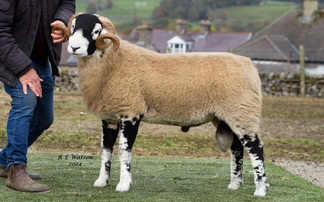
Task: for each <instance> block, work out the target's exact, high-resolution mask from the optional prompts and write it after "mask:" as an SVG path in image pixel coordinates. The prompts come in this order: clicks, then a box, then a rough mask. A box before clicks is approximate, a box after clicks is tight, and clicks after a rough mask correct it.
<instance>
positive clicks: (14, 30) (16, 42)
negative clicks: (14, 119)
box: [0, 0, 75, 86]
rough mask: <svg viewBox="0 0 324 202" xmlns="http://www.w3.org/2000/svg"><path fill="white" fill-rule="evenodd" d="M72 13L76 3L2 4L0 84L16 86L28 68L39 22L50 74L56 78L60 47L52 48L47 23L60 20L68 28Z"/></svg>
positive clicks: (6, 0) (28, 0) (29, 0)
mask: <svg viewBox="0 0 324 202" xmlns="http://www.w3.org/2000/svg"><path fill="white" fill-rule="evenodd" d="M74 12H75V0H41V1H39V0H23V1H22V0H1V1H0V80H1V81H2V82H4V83H5V84H7V85H10V86H16V84H17V82H18V76H17V75H19V73H20V72H23V71H26V68H30V65H31V63H32V62H31V59H30V56H31V53H32V50H33V46H34V42H35V38H36V33H37V26H38V25H39V24H40V20H41V22H42V25H43V30H44V32H45V33H46V34H45V35H46V42H47V45H48V54H49V55H48V57H49V61H50V63H51V67H52V73H53V75H56V76H58V75H59V71H58V67H57V66H58V64H59V62H60V59H61V47H62V45H61V44H53V42H52V37H51V36H50V33H51V26H50V23H52V22H53V21H55V20H61V21H62V22H64V23H65V24H67V21H68V20H69V18H70V17H71V15H73V14H74Z"/></svg>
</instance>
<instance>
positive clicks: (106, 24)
mask: <svg viewBox="0 0 324 202" xmlns="http://www.w3.org/2000/svg"><path fill="white" fill-rule="evenodd" d="M98 18H99V20H100V21H101V23H102V26H103V28H104V29H105V30H106V31H107V33H104V34H101V35H100V36H99V37H98V38H97V41H96V47H97V49H99V50H103V49H106V48H107V47H109V46H110V45H111V43H113V44H114V50H115V51H116V50H117V49H118V48H119V45H120V43H119V39H118V37H117V36H116V35H115V34H116V32H115V27H114V25H113V24H112V22H111V21H110V20H109V19H108V18H106V17H103V16H98ZM105 39H110V40H111V42H110V43H107V42H106V41H105Z"/></svg>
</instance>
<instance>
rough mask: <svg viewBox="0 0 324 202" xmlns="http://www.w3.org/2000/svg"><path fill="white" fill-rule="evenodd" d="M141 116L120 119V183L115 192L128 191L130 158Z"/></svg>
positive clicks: (130, 179) (130, 178) (130, 177)
mask: <svg viewBox="0 0 324 202" xmlns="http://www.w3.org/2000/svg"><path fill="white" fill-rule="evenodd" d="M140 121H141V116H139V115H138V116H136V117H133V118H128V117H121V118H120V123H119V125H120V126H119V128H120V140H119V152H118V157H119V161H120V181H119V183H118V185H117V187H116V191H117V192H125V191H128V190H129V189H130V186H131V184H132V176H131V157H132V148H133V145H134V142H135V139H136V135H137V132H138V127H139V124H140Z"/></svg>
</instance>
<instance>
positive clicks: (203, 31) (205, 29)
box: [200, 20, 211, 35]
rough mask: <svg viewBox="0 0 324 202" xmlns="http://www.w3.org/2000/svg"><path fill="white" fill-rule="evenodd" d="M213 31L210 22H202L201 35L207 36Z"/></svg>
mask: <svg viewBox="0 0 324 202" xmlns="http://www.w3.org/2000/svg"><path fill="white" fill-rule="evenodd" d="M210 30H211V23H210V22H209V20H202V21H200V34H201V35H207V34H208V32H210Z"/></svg>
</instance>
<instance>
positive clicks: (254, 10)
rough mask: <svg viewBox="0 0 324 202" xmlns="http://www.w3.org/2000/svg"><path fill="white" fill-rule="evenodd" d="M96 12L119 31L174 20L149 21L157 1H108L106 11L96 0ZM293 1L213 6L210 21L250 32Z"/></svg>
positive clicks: (82, 6)
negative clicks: (108, 4) (111, 4)
mask: <svg viewBox="0 0 324 202" xmlns="http://www.w3.org/2000/svg"><path fill="white" fill-rule="evenodd" d="M89 2H91V0H80V1H77V11H78V12H80V11H82V12H85V11H86V10H87V9H86V8H87V5H88V4H89ZM95 2H96V7H97V13H98V14H101V15H105V16H107V17H109V18H110V20H111V21H112V22H113V23H114V24H115V25H116V27H117V29H118V30H119V31H125V30H127V28H128V27H133V26H134V24H142V23H143V22H149V23H151V24H152V25H153V26H154V27H157V25H159V26H158V28H166V27H169V28H170V24H171V26H172V24H173V23H174V20H173V21H172V20H170V19H167V20H165V19H163V22H162V23H161V22H156V21H154V22H153V20H152V18H151V14H152V11H153V9H154V8H155V7H156V6H158V5H159V3H160V0H139V1H134V0H118V1H117V0H112V2H113V6H112V8H111V9H109V10H101V11H100V9H99V7H100V5H103V4H105V3H106V2H107V0H97V1H95ZM297 6H299V5H297V4H294V3H289V2H277V1H268V0H265V1H263V3H261V4H260V5H258V6H236V7H227V8H222V9H217V10H215V11H214V13H213V14H212V16H213V19H212V23H213V25H214V28H215V29H216V30H217V31H252V32H256V31H258V30H260V29H261V28H262V27H264V26H265V25H267V24H269V23H270V22H271V21H273V20H274V19H276V18H278V17H279V16H281V15H283V14H284V13H285V12H287V11H289V10H291V9H294V8H296V7H297ZM198 23H199V22H190V27H192V29H197V28H198V26H197V25H198Z"/></svg>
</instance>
